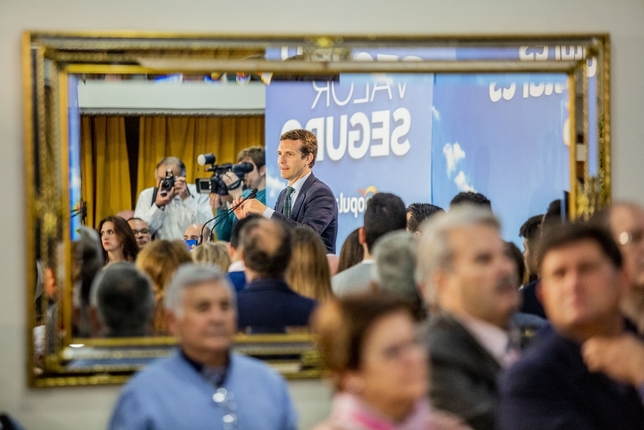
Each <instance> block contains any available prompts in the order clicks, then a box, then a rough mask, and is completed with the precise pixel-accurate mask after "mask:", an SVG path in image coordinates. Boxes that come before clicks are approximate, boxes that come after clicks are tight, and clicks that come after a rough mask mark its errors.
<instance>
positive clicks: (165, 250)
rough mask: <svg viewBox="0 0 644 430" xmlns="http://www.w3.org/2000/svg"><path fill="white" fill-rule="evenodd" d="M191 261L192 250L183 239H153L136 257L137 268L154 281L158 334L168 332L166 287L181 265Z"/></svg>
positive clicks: (154, 325)
mask: <svg viewBox="0 0 644 430" xmlns="http://www.w3.org/2000/svg"><path fill="white" fill-rule="evenodd" d="M191 262H192V258H191V257H190V252H188V248H187V247H186V244H185V242H184V241H182V240H173V241H169V240H155V241H152V242H150V243H148V244H147V245H146V246H145V247H143V249H141V252H139V255H138V256H137V258H136V268H137V269H139V270H141V271H142V272H144V273H146V274H147V275H148V276H149V277H150V280H151V281H152V288H153V289H154V298H155V303H156V307H155V311H154V319H153V327H152V332H153V333H154V334H156V335H163V334H167V330H166V326H165V316H164V310H163V297H164V293H165V287H166V286H167V285H168V284H169V283H170V280H171V279H172V277H173V276H174V272H176V271H177V269H178V268H179V266H180V265H182V264H184V263H191Z"/></svg>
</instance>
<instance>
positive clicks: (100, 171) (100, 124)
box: [81, 116, 132, 228]
mask: <svg viewBox="0 0 644 430" xmlns="http://www.w3.org/2000/svg"><path fill="white" fill-rule="evenodd" d="M81 175H82V188H81V195H82V197H83V200H84V201H85V202H86V204H87V219H86V223H87V225H88V226H93V227H94V228H96V227H97V226H98V223H99V222H100V220H101V219H103V218H105V217H106V216H108V215H115V214H116V213H118V212H119V211H121V210H124V209H130V206H131V204H132V203H131V202H132V197H131V193H130V167H129V164H128V152H127V144H126V140H125V118H124V117H122V116H121V117H115V116H95V117H87V116H83V117H81Z"/></svg>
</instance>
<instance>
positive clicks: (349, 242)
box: [337, 228, 364, 273]
mask: <svg viewBox="0 0 644 430" xmlns="http://www.w3.org/2000/svg"><path fill="white" fill-rule="evenodd" d="M359 233H360V229H359V228H356V229H355V230H353V231H352V232H351V233H349V235H348V236H347V238H346V239H345V240H344V243H343V244H342V249H340V261H339V262H338V271H337V273H340V272H342V271H343V270H346V269H348V268H349V267H352V266H355V265H356V264H358V263H360V262H361V261H362V259H363V258H364V247H363V246H362V245H360V238H359Z"/></svg>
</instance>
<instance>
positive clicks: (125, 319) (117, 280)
mask: <svg viewBox="0 0 644 430" xmlns="http://www.w3.org/2000/svg"><path fill="white" fill-rule="evenodd" d="M124 222H125V221H124ZM90 303H91V305H92V307H93V308H94V309H95V310H96V312H97V317H98V321H96V320H95V322H99V323H100V325H101V327H102V331H103V332H104V334H105V335H106V336H109V337H132V336H145V335H146V334H147V333H146V331H147V327H148V324H149V322H150V318H151V316H152V313H153V311H154V296H153V293H152V288H151V287H150V281H149V280H148V278H147V277H146V276H145V275H144V274H143V273H141V272H139V271H138V270H136V268H135V267H134V264H132V263H126V262H117V263H114V264H111V265H110V266H108V267H106V268H105V269H103V271H101V272H100V273H99V274H98V275H97V276H96V278H95V279H94V283H93V284H92V290H91V296H90Z"/></svg>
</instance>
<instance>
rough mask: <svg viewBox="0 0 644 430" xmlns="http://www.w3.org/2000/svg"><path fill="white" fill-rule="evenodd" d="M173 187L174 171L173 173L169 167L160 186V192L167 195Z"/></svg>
mask: <svg viewBox="0 0 644 430" xmlns="http://www.w3.org/2000/svg"><path fill="white" fill-rule="evenodd" d="M172 187H174V173H172V169H168V170H166V171H165V178H163V181H161V185H160V186H159V193H160V194H161V195H162V196H164V197H165V196H166V195H168V191H170V190H171V189H172Z"/></svg>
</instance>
